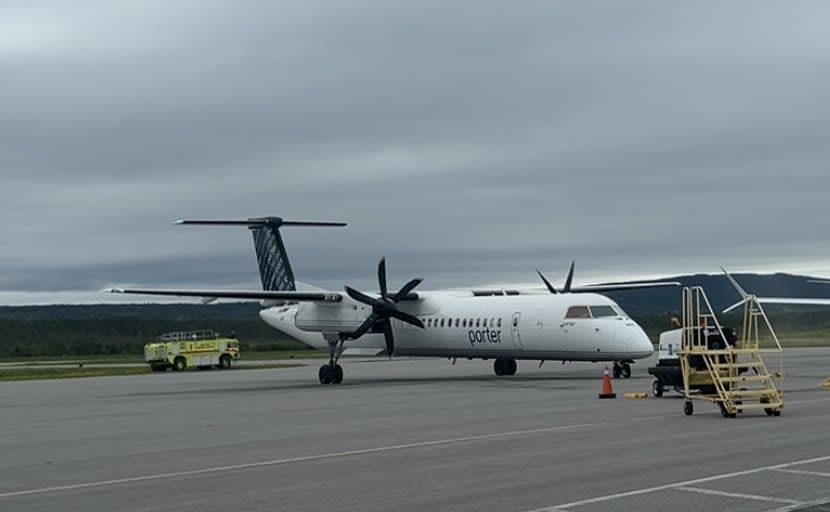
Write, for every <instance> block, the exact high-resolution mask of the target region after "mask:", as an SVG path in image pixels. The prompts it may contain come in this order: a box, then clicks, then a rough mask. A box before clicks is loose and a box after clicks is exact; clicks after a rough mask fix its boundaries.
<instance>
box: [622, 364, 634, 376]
mask: <svg viewBox="0 0 830 512" xmlns="http://www.w3.org/2000/svg"><path fill="white" fill-rule="evenodd" d="M620 371H621V373H622V377H623V379H630V378H631V365H629V364H628V363H625V364H623V365H621V366H620Z"/></svg>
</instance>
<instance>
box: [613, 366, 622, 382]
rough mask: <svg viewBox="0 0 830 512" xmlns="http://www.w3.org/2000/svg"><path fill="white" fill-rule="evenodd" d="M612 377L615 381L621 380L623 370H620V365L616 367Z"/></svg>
mask: <svg viewBox="0 0 830 512" xmlns="http://www.w3.org/2000/svg"><path fill="white" fill-rule="evenodd" d="M612 375H613V376H614V378H615V379H619V378H620V375H622V368H620V365H618V364H615V365H614V369H613V370H612Z"/></svg>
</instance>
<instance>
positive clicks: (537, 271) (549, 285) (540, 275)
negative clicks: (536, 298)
mask: <svg viewBox="0 0 830 512" xmlns="http://www.w3.org/2000/svg"><path fill="white" fill-rule="evenodd" d="M536 273H537V274H539V277H541V278H542V281H543V282H544V283H545V286H547V287H548V291H549V292H550V293H552V294H554V295H556V294H557V293H559V292H557V291H556V288H554V287H553V285H552V284H550V281H548V280H547V279H545V276H543V275H542V273H541V272H540V271H539V269H538V268H537V269H536Z"/></svg>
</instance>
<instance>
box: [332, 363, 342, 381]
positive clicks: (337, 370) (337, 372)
mask: <svg viewBox="0 0 830 512" xmlns="http://www.w3.org/2000/svg"><path fill="white" fill-rule="evenodd" d="M332 382H333V383H334V384H340V383H341V382H343V367H342V366H340V365H339V364H338V365H336V366H335V367H334V378H333V379H332Z"/></svg>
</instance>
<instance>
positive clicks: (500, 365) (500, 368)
mask: <svg viewBox="0 0 830 512" xmlns="http://www.w3.org/2000/svg"><path fill="white" fill-rule="evenodd" d="M505 362H506V361H505V360H504V359H496V360H495V362H493V371H495V372H496V375H498V376H499V377H501V376H502V375H504V370H505V367H504V366H505V365H504V363H505Z"/></svg>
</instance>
